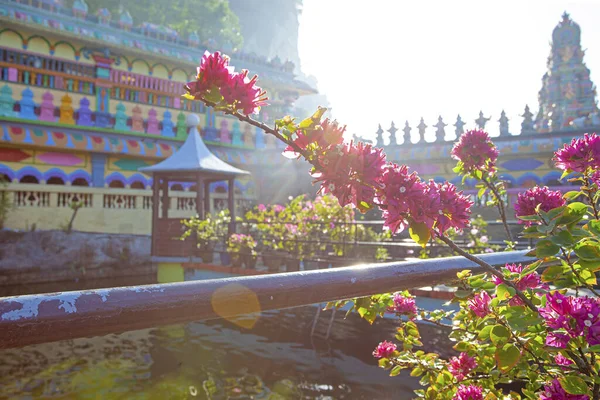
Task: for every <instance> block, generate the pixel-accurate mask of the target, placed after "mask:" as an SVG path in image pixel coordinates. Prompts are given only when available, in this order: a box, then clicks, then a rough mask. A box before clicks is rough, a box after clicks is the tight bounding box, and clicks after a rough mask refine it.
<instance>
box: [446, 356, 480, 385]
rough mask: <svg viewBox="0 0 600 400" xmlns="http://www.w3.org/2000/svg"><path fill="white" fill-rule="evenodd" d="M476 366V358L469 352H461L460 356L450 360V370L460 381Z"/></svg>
mask: <svg viewBox="0 0 600 400" xmlns="http://www.w3.org/2000/svg"><path fill="white" fill-rule="evenodd" d="M475 368H477V362H476V361H475V358H473V357H469V355H468V354H467V353H460V355H459V356H458V357H452V358H451V359H450V361H449V362H448V371H450V373H451V374H452V375H454V376H455V377H456V380H457V381H458V382H460V381H462V380H463V379H465V377H466V376H467V375H469V373H470V372H471V371H473V370H474V369H475Z"/></svg>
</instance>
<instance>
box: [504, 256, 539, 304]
mask: <svg viewBox="0 0 600 400" xmlns="http://www.w3.org/2000/svg"><path fill="white" fill-rule="evenodd" d="M503 270H506V271H509V272H512V273H515V274H520V273H521V272H523V266H522V265H521V264H519V265H517V264H506V266H505V267H504V268H503ZM492 281H493V282H494V283H495V284H496V285H500V284H501V283H504V280H502V279H501V278H498V277H497V276H493V277H492ZM514 284H515V286H516V287H517V289H518V290H520V291H525V290H527V289H547V285H545V284H543V283H542V278H541V277H540V275H539V274H538V273H537V272H532V273H530V274H526V275H525V276H522V277H520V278H517V279H516V280H515V281H514ZM508 304H510V305H511V306H521V305H523V301H522V300H521V299H520V298H518V297H516V296H515V297H512V298H511V299H510V301H509V302H508Z"/></svg>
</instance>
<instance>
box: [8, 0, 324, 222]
mask: <svg viewBox="0 0 600 400" xmlns="http://www.w3.org/2000/svg"><path fill="white" fill-rule="evenodd" d="M207 43H208V44H207ZM210 45H211V41H210V40H205V41H204V42H203V43H201V38H199V37H198V35H197V34H195V33H192V34H190V35H189V37H180V36H179V34H178V33H177V32H176V31H174V30H172V29H169V28H167V27H162V26H157V25H154V24H151V23H142V24H140V25H139V26H134V24H133V20H132V18H131V15H129V13H128V12H127V11H126V10H122V11H121V13H120V15H111V13H110V12H109V11H108V10H106V9H101V10H98V12H97V13H96V15H90V14H88V7H87V4H86V3H85V1H84V0H76V1H75V2H73V5H72V7H70V8H66V7H65V6H64V3H63V2H62V1H60V0H17V1H4V2H2V3H1V4H0V80H1V82H0V176H2V177H3V178H4V180H6V181H8V182H10V183H9V185H8V190H9V192H10V193H11V195H12V196H13V200H14V204H15V209H14V210H13V211H12V212H11V213H10V216H9V217H8V221H6V224H5V225H6V227H8V228H13V229H32V228H33V227H36V228H37V229H57V228H60V226H61V225H62V224H64V222H65V221H66V220H67V219H68V215H69V214H70V212H71V211H70V208H69V207H70V205H71V204H72V203H73V202H81V203H82V204H83V207H82V208H81V209H80V212H79V215H78V217H77V218H78V221H77V225H78V226H77V227H76V229H80V230H87V231H100V232H122V233H149V232H150V219H149V216H150V214H149V213H150V209H151V201H152V200H151V191H150V188H151V184H152V179H151V177H150V176H147V175H144V174H142V173H140V172H138V169H140V168H143V167H147V166H151V165H153V164H155V163H157V162H159V161H161V160H163V159H165V158H167V157H168V156H169V155H171V154H173V153H174V152H175V151H176V150H177V149H178V148H179V147H180V146H181V144H182V143H183V141H184V140H185V139H186V137H187V134H188V127H187V126H186V122H185V121H186V118H187V116H188V115H189V114H197V115H198V116H199V118H200V125H199V127H198V128H199V131H200V132H201V135H202V137H203V140H204V141H205V143H206V144H207V146H208V147H209V148H210V150H211V151H212V152H213V153H214V154H215V155H217V156H218V157H219V158H221V159H222V160H224V161H226V162H227V163H230V164H232V165H235V166H237V167H240V168H243V169H245V170H248V171H251V172H252V175H251V176H249V177H242V178H240V179H237V180H236V182H235V190H236V198H237V199H238V200H237V202H238V204H237V206H238V207H240V208H243V207H244V206H246V205H249V204H254V203H255V202H256V201H257V198H258V197H260V196H261V193H262V194H263V196H264V195H266V193H269V192H270V191H271V190H276V191H277V192H281V191H282V187H281V186H280V185H279V186H278V185H277V183H276V182H277V180H278V179H277V174H278V173H280V174H282V176H284V175H285V176H286V177H288V178H289V176H290V175H294V174H300V170H301V168H300V167H299V166H298V164H295V163H292V162H285V160H284V159H282V157H281V156H280V153H281V149H280V148H277V143H276V142H275V140H273V139H274V138H272V137H266V136H265V135H264V134H263V133H262V132H261V131H259V130H257V129H256V128H254V127H252V126H250V125H246V124H244V123H239V122H237V121H236V120H233V119H231V118H228V117H225V116H223V115H220V114H219V115H216V114H215V113H214V112H213V111H212V110H209V109H206V108H205V107H204V106H203V105H202V104H201V103H199V102H189V101H186V100H184V99H182V98H181V94H182V93H183V85H184V84H185V83H186V82H187V81H189V80H190V79H193V77H194V75H195V70H196V67H197V65H198V64H199V61H200V58H201V56H202V54H203V53H204V51H205V50H206V49H208V50H214V49H213V48H211V47H210ZM228 53H229V54H230V55H231V57H232V60H231V64H232V65H234V66H236V68H237V69H238V70H239V69H242V68H246V69H249V70H250V71H251V72H253V73H257V74H259V76H260V80H261V86H264V87H265V88H266V89H267V90H268V92H269V98H270V100H269V102H270V104H271V105H270V106H269V107H268V109H267V110H265V112H263V113H261V116H260V117H259V118H260V119H261V120H263V121H272V120H273V119H274V118H277V117H280V116H283V115H285V114H286V113H288V112H290V110H291V109H292V107H293V103H294V101H295V100H296V99H298V98H299V97H300V96H302V95H305V94H313V93H316V90H315V89H313V88H312V87H311V86H310V85H308V84H306V83H304V82H301V81H299V80H297V79H296V78H295V76H294V73H293V71H294V64H293V63H292V62H283V61H281V60H280V59H279V58H277V57H275V58H273V59H271V60H269V59H267V58H265V57H262V56H259V55H256V54H255V53H244V52H242V51H233V52H228ZM274 167H276V168H274ZM265 171H266V173H265ZM273 171H276V172H273ZM304 174H305V171H304V170H302V175H304ZM273 177H275V180H274V179H273ZM279 181H280V180H279ZM283 189H284V191H285V187H284V188H283ZM170 190H171V197H170V201H171V204H170V208H171V209H172V210H174V211H173V215H174V216H177V215H180V216H182V217H184V216H190V215H192V214H194V210H195V205H194V201H195V194H194V190H195V188H194V187H193V186H192V185H191V184H185V183H181V184H179V183H176V182H175V183H173V184H172V185H171V187H170ZM227 190H228V189H227V185H219V184H214V185H211V188H210V191H211V209H212V210H218V209H221V208H223V207H224V206H225V204H226V199H227ZM280 195H281V196H283V195H284V193H283V192H281V193H280ZM288 195H289V191H287V192H286V193H285V196H286V197H287V196H288Z"/></svg>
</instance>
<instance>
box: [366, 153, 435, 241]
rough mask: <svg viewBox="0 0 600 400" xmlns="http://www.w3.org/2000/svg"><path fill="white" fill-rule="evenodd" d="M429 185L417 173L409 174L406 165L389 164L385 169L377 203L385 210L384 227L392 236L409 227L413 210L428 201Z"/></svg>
mask: <svg viewBox="0 0 600 400" xmlns="http://www.w3.org/2000/svg"><path fill="white" fill-rule="evenodd" d="M426 190H427V185H426V184H425V183H424V182H423V181H422V180H421V179H420V178H419V176H418V175H417V173H416V172H413V173H409V172H408V167H407V166H406V165H401V166H400V165H397V164H388V165H386V166H385V167H384V168H383V174H382V178H381V189H379V190H378V195H377V199H376V201H377V203H378V205H379V206H380V208H381V209H382V210H383V218H384V220H385V222H384V226H385V227H386V228H388V229H389V230H390V231H391V232H392V234H394V233H398V232H401V231H402V230H404V228H406V227H407V226H408V218H409V217H410V215H411V210H415V209H417V208H418V207H421V206H422V204H423V202H424V201H425V200H426V197H427V196H426V195H425V191H426Z"/></svg>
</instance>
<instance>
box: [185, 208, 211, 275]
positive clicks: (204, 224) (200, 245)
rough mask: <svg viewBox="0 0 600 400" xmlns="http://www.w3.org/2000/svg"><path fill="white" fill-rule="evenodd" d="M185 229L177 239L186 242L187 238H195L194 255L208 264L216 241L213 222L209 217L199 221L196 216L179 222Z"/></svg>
mask: <svg viewBox="0 0 600 400" xmlns="http://www.w3.org/2000/svg"><path fill="white" fill-rule="evenodd" d="M181 223H182V224H183V226H184V227H185V231H184V232H183V234H182V235H181V237H180V238H179V239H180V240H186V239H187V238H190V237H192V238H193V237H194V236H195V238H196V248H197V252H196V253H195V255H197V256H198V257H200V258H202V262H204V263H207V264H210V263H212V262H213V258H214V254H213V252H214V246H215V244H216V242H217V240H218V237H217V235H216V232H215V221H214V219H213V218H212V216H211V215H209V216H208V217H207V218H206V219H200V218H199V217H198V216H195V217H191V218H190V219H184V220H182V221H181Z"/></svg>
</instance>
